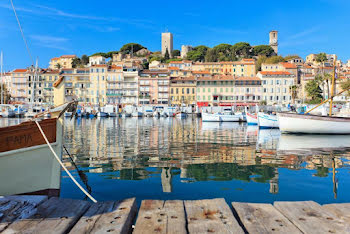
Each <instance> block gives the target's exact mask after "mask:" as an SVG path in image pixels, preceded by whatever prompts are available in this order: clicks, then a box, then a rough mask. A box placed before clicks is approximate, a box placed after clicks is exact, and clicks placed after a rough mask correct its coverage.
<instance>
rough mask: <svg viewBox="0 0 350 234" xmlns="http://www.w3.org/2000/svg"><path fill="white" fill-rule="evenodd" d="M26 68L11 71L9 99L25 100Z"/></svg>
mask: <svg viewBox="0 0 350 234" xmlns="http://www.w3.org/2000/svg"><path fill="white" fill-rule="evenodd" d="M27 72H28V69H15V70H13V71H12V72H11V99H12V101H14V102H26V101H28V99H27V96H28V95H27V93H28V84H27V81H28V74H27Z"/></svg>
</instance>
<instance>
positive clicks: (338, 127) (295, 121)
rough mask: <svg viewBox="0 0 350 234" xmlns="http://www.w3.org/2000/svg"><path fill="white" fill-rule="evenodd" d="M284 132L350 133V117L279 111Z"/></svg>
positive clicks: (279, 118) (281, 128) (281, 127)
mask: <svg viewBox="0 0 350 234" xmlns="http://www.w3.org/2000/svg"><path fill="white" fill-rule="evenodd" d="M277 115H278V120H279V123H280V130H281V132H283V133H304V134H350V118H345V117H329V116H316V115H300V114H294V113H278V114H277Z"/></svg>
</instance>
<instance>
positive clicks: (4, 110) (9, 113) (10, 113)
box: [0, 104, 16, 118]
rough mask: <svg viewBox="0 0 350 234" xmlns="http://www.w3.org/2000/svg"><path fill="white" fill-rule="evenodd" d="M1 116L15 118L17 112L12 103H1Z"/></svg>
mask: <svg viewBox="0 0 350 234" xmlns="http://www.w3.org/2000/svg"><path fill="white" fill-rule="evenodd" d="M0 116H1V117H3V118H13V117H15V116H16V113H15V112H14V110H12V108H11V105H7V104H0Z"/></svg>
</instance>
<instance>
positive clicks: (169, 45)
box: [162, 32, 173, 57]
mask: <svg viewBox="0 0 350 234" xmlns="http://www.w3.org/2000/svg"><path fill="white" fill-rule="evenodd" d="M167 49H168V52H169V56H170V57H171V52H173V34H172V33H170V32H166V33H162V55H163V56H164V55H165V52H166V50H167Z"/></svg>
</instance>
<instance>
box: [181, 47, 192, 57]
mask: <svg viewBox="0 0 350 234" xmlns="http://www.w3.org/2000/svg"><path fill="white" fill-rule="evenodd" d="M191 50H193V47H192V46H190V45H182V46H181V58H186V57H187V53H188V52H190V51H191Z"/></svg>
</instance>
